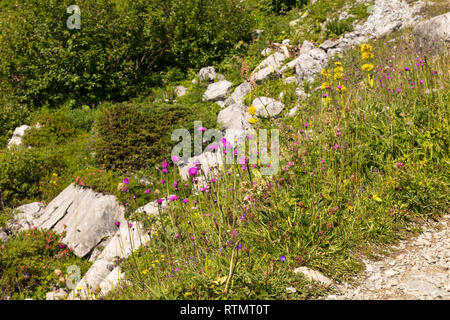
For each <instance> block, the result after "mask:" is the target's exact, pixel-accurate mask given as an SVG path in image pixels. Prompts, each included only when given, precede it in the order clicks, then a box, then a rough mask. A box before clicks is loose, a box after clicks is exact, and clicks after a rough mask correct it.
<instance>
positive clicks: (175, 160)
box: [172, 156, 180, 163]
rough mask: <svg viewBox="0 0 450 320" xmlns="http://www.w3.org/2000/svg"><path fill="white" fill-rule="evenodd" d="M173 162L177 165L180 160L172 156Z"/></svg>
mask: <svg viewBox="0 0 450 320" xmlns="http://www.w3.org/2000/svg"><path fill="white" fill-rule="evenodd" d="M172 161H173V162H174V163H177V162H178V161H180V158H179V157H177V156H172Z"/></svg>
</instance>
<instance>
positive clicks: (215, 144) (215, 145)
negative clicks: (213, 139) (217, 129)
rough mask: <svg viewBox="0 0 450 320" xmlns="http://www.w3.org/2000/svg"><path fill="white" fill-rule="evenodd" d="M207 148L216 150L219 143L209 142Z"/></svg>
mask: <svg viewBox="0 0 450 320" xmlns="http://www.w3.org/2000/svg"><path fill="white" fill-rule="evenodd" d="M208 149H211V150H212V151H216V150H218V149H219V145H218V144H217V143H211V144H210V145H209V146H208Z"/></svg>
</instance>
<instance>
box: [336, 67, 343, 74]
mask: <svg viewBox="0 0 450 320" xmlns="http://www.w3.org/2000/svg"><path fill="white" fill-rule="evenodd" d="M334 72H335V73H342V72H344V68H342V67H336V68H334Z"/></svg>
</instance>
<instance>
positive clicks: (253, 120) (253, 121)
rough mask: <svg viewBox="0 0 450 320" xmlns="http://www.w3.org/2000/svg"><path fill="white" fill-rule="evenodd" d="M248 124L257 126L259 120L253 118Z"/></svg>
mask: <svg viewBox="0 0 450 320" xmlns="http://www.w3.org/2000/svg"><path fill="white" fill-rule="evenodd" d="M248 122H250V123H251V124H255V123H257V122H258V119H256V118H253V117H252V118H250V120H248Z"/></svg>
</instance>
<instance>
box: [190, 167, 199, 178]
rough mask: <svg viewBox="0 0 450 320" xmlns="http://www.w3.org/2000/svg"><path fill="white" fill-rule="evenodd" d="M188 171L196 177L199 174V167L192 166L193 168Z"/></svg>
mask: <svg viewBox="0 0 450 320" xmlns="http://www.w3.org/2000/svg"><path fill="white" fill-rule="evenodd" d="M188 173H189V175H190V176H191V177H195V176H196V175H197V173H198V168H196V167H192V168H190V169H189V171H188Z"/></svg>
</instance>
